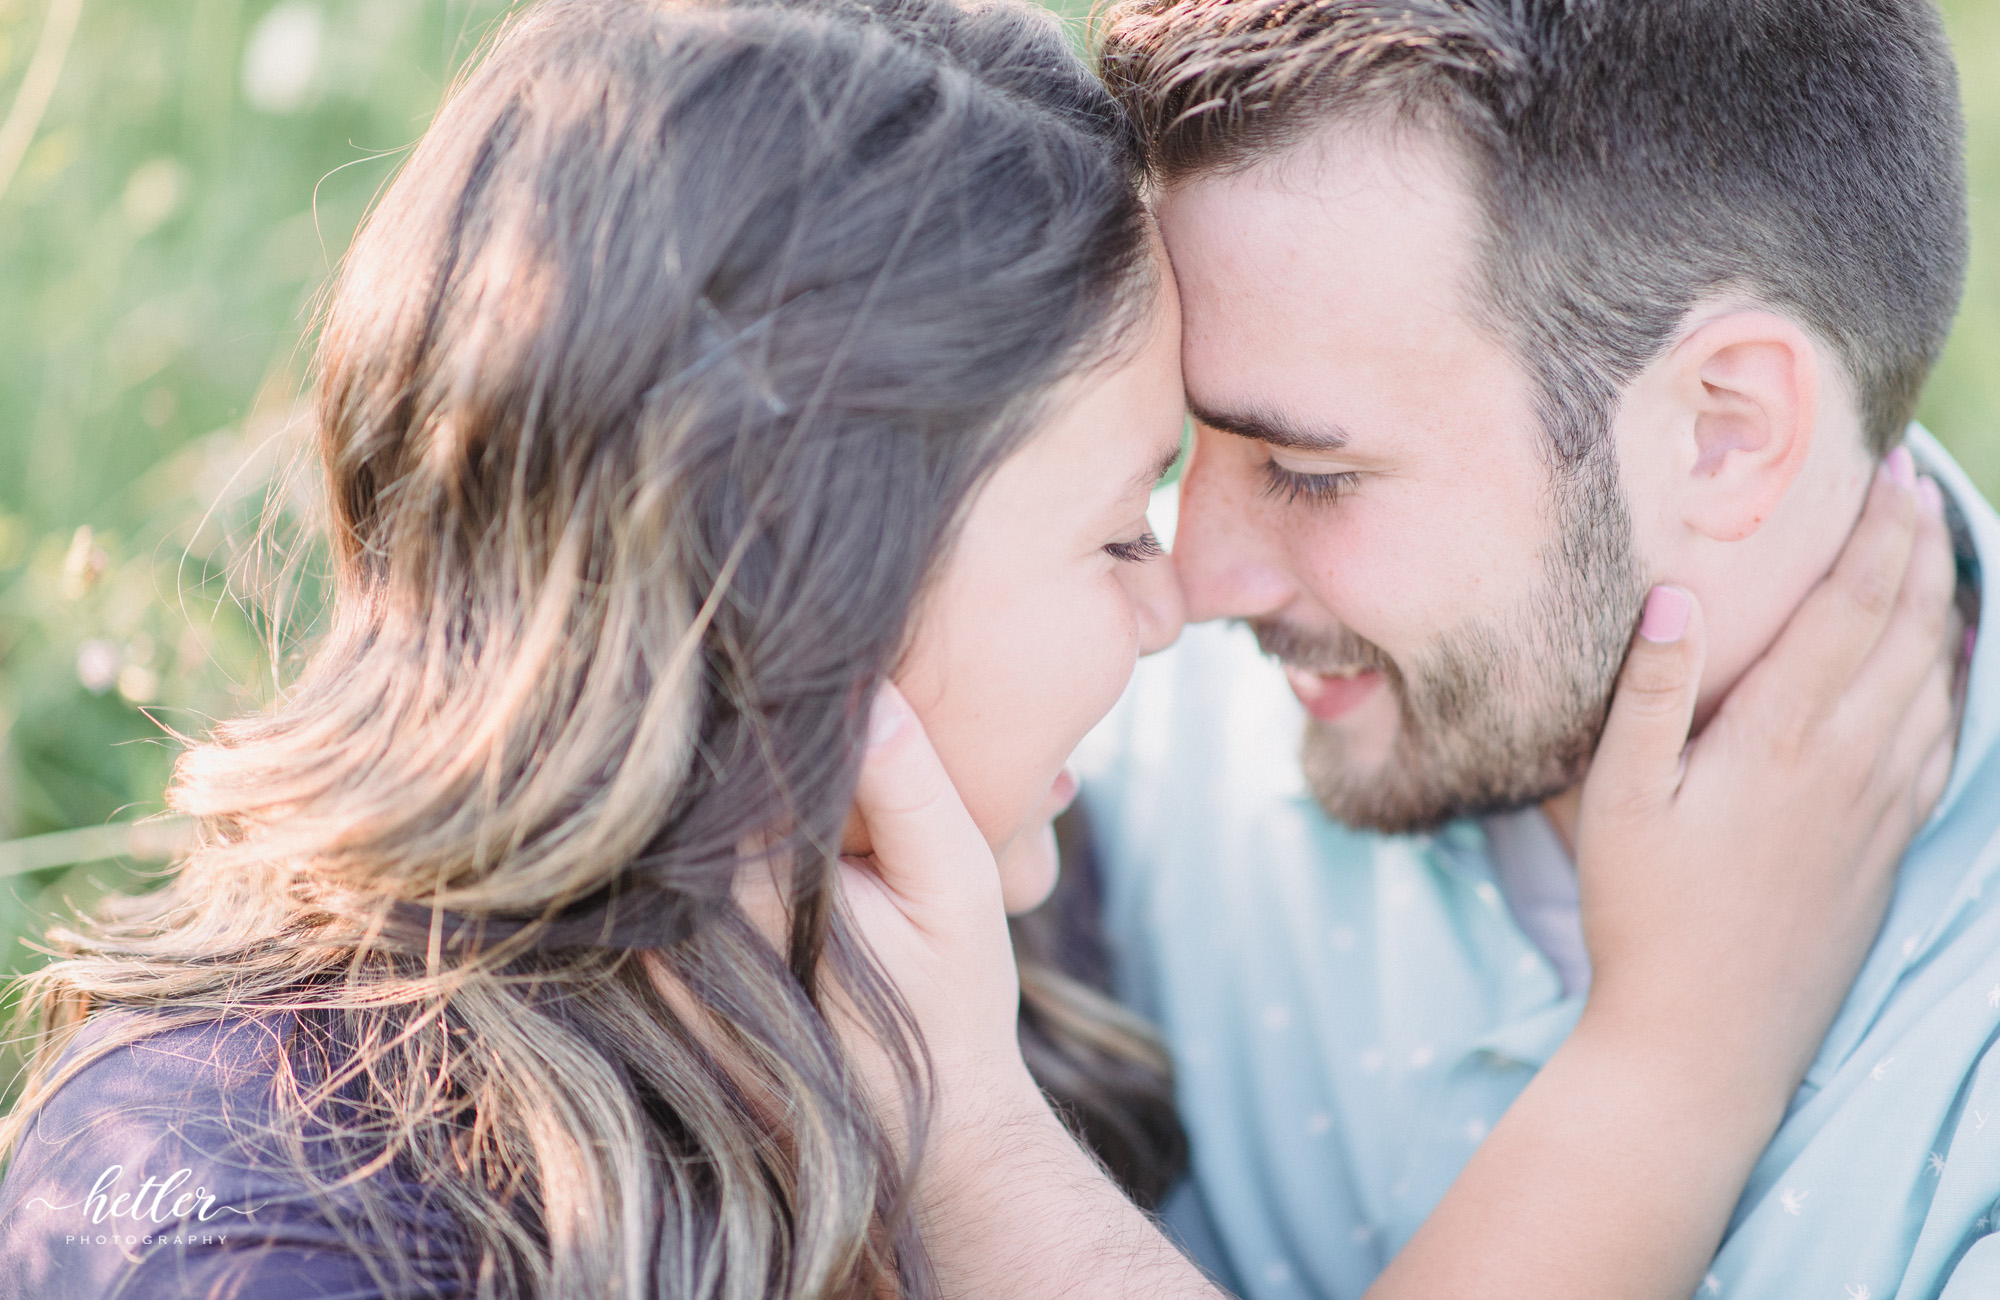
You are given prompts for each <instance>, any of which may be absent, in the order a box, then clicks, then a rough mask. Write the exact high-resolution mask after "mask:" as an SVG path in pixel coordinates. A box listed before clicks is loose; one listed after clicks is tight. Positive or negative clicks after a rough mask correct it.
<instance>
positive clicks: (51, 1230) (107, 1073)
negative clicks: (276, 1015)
mask: <svg viewBox="0 0 2000 1300" xmlns="http://www.w3.org/2000/svg"><path fill="white" fill-rule="evenodd" d="M117 1023H123V1024H129V1023H130V1021H129V1019H128V1018H127V1015H126V1014H124V1013H121V1014H119V1015H117V1016H114V1017H110V1018H107V1020H106V1021H105V1022H104V1023H102V1024H99V1025H93V1026H91V1027H89V1028H87V1029H86V1030H85V1031H84V1036H83V1037H82V1038H80V1039H79V1043H78V1046H79V1047H80V1046H83V1045H85V1044H87V1043H89V1042H90V1041H92V1040H93V1039H94V1038H96V1037H98V1036H100V1035H102V1034H103V1033H105V1032H106V1031H107V1030H108V1029H109V1028H110V1027H111V1026H112V1025H113V1024H117ZM290 1030H291V1024H290V1022H289V1021H287V1020H284V1019H269V1020H250V1019H238V1020H226V1021H221V1022H215V1023H210V1024H204V1025H198V1026H194V1027H191V1028H181V1029H174V1030H170V1031H167V1032H164V1033H160V1034H157V1035H154V1036H152V1037H149V1038H146V1039H144V1040H141V1041H140V1042H137V1043H134V1044H131V1045H129V1046H126V1047H121V1048H117V1049H114V1050H113V1051H111V1052H110V1053H109V1054H107V1055H105V1056H104V1057H102V1058H100V1059H98V1060H96V1061H94V1062H92V1063H91V1064H90V1065H89V1066H88V1067H87V1068H86V1069H84V1070H83V1071H82V1072H81V1073H80V1074H78V1075H77V1076H76V1077H75V1078H73V1079H71V1080H70V1081H69V1082H68V1083H66V1084H64V1085H63V1086H62V1087H61V1088H59V1089H58V1090H57V1091H56V1092H55V1093H54V1094H53V1095H52V1096H51V1097H50V1098H49V1099H48V1101H47V1102H46V1103H45V1104H44V1105H43V1106H42V1108H41V1110H40V1111H39V1112H38V1113H37V1114H36V1116H35V1117H34V1119H33V1121H32V1122H31V1123H30V1125H29V1126H28V1128H27V1130H26V1131H25V1132H24V1133H23V1134H22V1137H21V1141H20V1144H19V1146H18V1147H17V1148H16V1150H15V1153H14V1157H13V1161H12V1163H11V1164H10V1165H9V1167H8V1169H7V1173H6V1177H5V1179H4V1180H0V1300H15V1298H16V1297H19V1298H20V1300H30V1298H32V1300H86V1298H87V1300H98V1297H110V1296H117V1297H130V1298H132V1300H152V1298H153V1297H160V1298H161V1300H165V1298H166V1297H174V1298H175V1300H179V1298H180V1297H184V1296H213V1297H218V1298H222V1297H227V1298H229V1300H295V1298H299V1297H318V1298H320V1300H333V1298H335V1297H338V1298H339V1300H362V1298H363V1297H367V1298H369V1300H376V1298H378V1297H397V1298H398V1300H401V1298H402V1297H412V1298H414V1297H418V1296H424V1297H456V1296H461V1295H469V1294H471V1293H472V1290H473V1287H472V1279H471V1278H470V1277H468V1276H467V1274H468V1273H469V1271H470V1268H471V1263H472V1261H471V1260H470V1259H469V1258H468V1256H469V1255H470V1252H468V1251H465V1250H464V1249H462V1248H461V1245H460V1243H461V1241H462V1235H461V1233H460V1231H459V1229H458V1225H457V1223H456V1222H455V1221H454V1220H453V1219H452V1218H451V1216H449V1215H448V1214H446V1213H445V1212H443V1211H442V1210H441V1209H440V1208H438V1207H437V1206H436V1205H435V1204H433V1203H432V1202H431V1198H429V1197H428V1196H426V1194H425V1191H424V1188H423V1187H422V1186H421V1185H420V1184H418V1183H416V1182H414V1181H411V1180H410V1179H408V1178H406V1177H404V1176H402V1175H401V1174H399V1173H398V1172H397V1171H396V1169H395V1168H394V1167H393V1166H391V1167H390V1168H388V1169H385V1170H383V1171H382V1172H380V1173H378V1174H376V1175H374V1176H373V1179H372V1185H373V1186H374V1187H376V1188H377V1189H379V1190H382V1191H384V1192H386V1193H387V1199H388V1203H389V1205H390V1207H391V1212H390V1215H389V1216H388V1217H389V1219H390V1221H391V1222H390V1223H389V1224H388V1225H387V1226H386V1227H382V1228H377V1229H373V1230H371V1229H369V1228H368V1227H367V1226H366V1223H365V1220H363V1218H362V1217H361V1216H360V1215H359V1213H358V1212H356V1211H355V1206H354V1204H353V1202H352V1200H351V1197H349V1196H344V1195H343V1194H342V1193H341V1192H339V1191H337V1190H336V1191H333V1192H331V1193H323V1194H315V1191H314V1189H313V1188H311V1187H310V1186H309V1185H308V1183H309V1180H308V1179H307V1178H306V1177H305V1176H303V1175H301V1174H300V1173H298V1172H297V1166H296V1165H295V1164H294V1163H293V1162H292V1161H290V1160H287V1159H285V1158H284V1157H283V1155H282V1151H283V1148H282V1147H281V1146H280V1144H279V1143H280V1139H279V1138H278V1136H277V1135H276V1133H275V1132H274V1130H273V1126H272V1125H271V1123H270V1122H269V1121H270V1118H271V1115H272V1102H271V1098H272V1085H273V1081H274V1078H275V1077H276V1075H277V1072H278V1066H279V1064H280V1063H281V1061H282V1060H283V1055H284V1052H285V1040H286V1037H287V1035H288V1033H289V1032H290ZM304 1149H305V1150H306V1151H307V1152H308V1160H309V1162H310V1163H311V1164H312V1167H313V1169H314V1172H315V1174H316V1175H317V1176H318V1177H319V1178H321V1179H326V1178H331V1177H333V1176H336V1175H337V1174H338V1172H339V1170H340V1169H341V1168H342V1167H345V1166H344V1165H343V1164H342V1162H340V1161H338V1160H336V1159H335V1158H334V1157H333V1155H332V1153H331V1143H330V1142H328V1141H327V1140H326V1139H325V1138H324V1137H323V1136H322V1137H319V1138H317V1139H316V1138H315V1137H314V1135H313V1134H312V1133H311V1132H308V1133H307V1134H306V1135H305V1147H304ZM385 1235H386V1236H388V1237H391V1238H393V1242H392V1245H393V1249H394V1251H395V1252H396V1253H398V1254H401V1255H402V1256H403V1258H405V1259H407V1260H410V1261H411V1262H412V1263H413V1264H414V1265H415V1271H416V1274H417V1276H416V1277H415V1279H414V1280H412V1279H411V1278H409V1277H408V1276H402V1277H400V1278H399V1276H398V1274H397V1273H396V1272H394V1271H391V1270H390V1269H389V1268H387V1267H386V1266H384V1265H382V1264H381V1263H380V1262H379V1261H381V1260H383V1259H386V1258H387V1257H388V1252H385V1251H382V1250H380V1249H376V1248H375V1247H376V1246H377V1245H378V1244H379V1243H382V1242H383V1240H384V1236H385ZM371 1258H373V1259H376V1260H377V1261H378V1264H377V1268H376V1270H375V1271H374V1272H371V1270H370V1268H369V1260H370V1259H371ZM376 1272H379V1273H381V1274H382V1277H380V1278H378V1277H377V1276H375V1273H376Z"/></svg>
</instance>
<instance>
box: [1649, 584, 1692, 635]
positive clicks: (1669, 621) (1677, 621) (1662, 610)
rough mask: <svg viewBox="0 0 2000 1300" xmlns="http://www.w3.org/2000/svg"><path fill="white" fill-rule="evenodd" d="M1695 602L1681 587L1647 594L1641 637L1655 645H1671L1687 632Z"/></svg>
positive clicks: (1655, 589) (1664, 588)
mask: <svg viewBox="0 0 2000 1300" xmlns="http://www.w3.org/2000/svg"><path fill="white" fill-rule="evenodd" d="M1693 607H1694V600H1693V598H1692V597H1690V596H1689V595H1688V594H1687V593H1686V592H1685V591H1682V590H1681V589H1680V588H1679V587H1655V588H1653V589H1652V590H1651V591H1650V592H1648V593H1646V613H1645V616H1644V617H1643V618H1641V619H1640V620H1639V635H1640V636H1642V637H1645V638H1646V639H1647V640H1648V641H1651V642H1652V643H1654V644H1655V645H1671V644H1672V643H1674V642H1675V641H1678V640H1680V639H1681V633H1683V632H1685V631H1687V625H1688V611H1689V610H1690V609H1692V608H1693Z"/></svg>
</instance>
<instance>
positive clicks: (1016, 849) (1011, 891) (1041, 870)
mask: <svg viewBox="0 0 2000 1300" xmlns="http://www.w3.org/2000/svg"><path fill="white" fill-rule="evenodd" d="M998 864H999V867H1000V900H1001V902H1003V903H1004V904H1006V907H1007V915H1009V916H1019V915H1021V914H1022V913H1023V912H1032V911H1034V910H1035V909H1036V908H1037V907H1040V906H1041V905H1042V904H1043V903H1045V902H1047V901H1048V897H1049V895H1050V894H1051V893H1053V892H1054V891H1055V887H1056V876H1057V874H1058V873H1059V872H1060V871H1061V866H1060V864H1059V862H1058V859H1057V856H1056V828H1055V824H1054V823H1053V822H1047V821H1045V822H1042V823H1041V824H1040V825H1039V826H1037V827H1034V828H1031V829H1023V830H1022V831H1021V833H1020V834H1018V835H1016V836H1015V837H1014V838H1013V839H1012V840H1010V841H1008V842H1007V844H1006V845H1005V846H1004V847H1003V848H1002V849H1001V850H1000V852H999V855H998Z"/></svg>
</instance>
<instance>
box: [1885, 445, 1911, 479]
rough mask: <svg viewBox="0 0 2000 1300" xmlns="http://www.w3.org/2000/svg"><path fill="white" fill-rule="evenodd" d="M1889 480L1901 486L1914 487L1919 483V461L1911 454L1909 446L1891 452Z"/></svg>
mask: <svg viewBox="0 0 2000 1300" xmlns="http://www.w3.org/2000/svg"><path fill="white" fill-rule="evenodd" d="M1888 463H1889V480H1890V481H1891V482H1893V483H1894V484H1895V485H1896V486H1897V487H1899V488H1914V487H1915V486H1916V485H1917V461H1916V457H1914V456H1912V455H1910V449H1909V448H1908V447H1898V448H1896V450H1894V451H1892V452H1890V453H1889V462H1888Z"/></svg>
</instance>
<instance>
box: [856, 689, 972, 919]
mask: <svg viewBox="0 0 2000 1300" xmlns="http://www.w3.org/2000/svg"><path fill="white" fill-rule="evenodd" d="M854 807H855V811H856V812H858V813H859V814H860V815H861V820H862V821H863V822H864V823H865V824H866V826H867V829H868V839H869V842H870V845H871V847H872V851H873V854H874V860H875V870H876V874H877V875H879V876H880V877H881V878H882V883H883V884H884V885H886V886H888V888H889V889H890V890H891V891H892V892H894V893H896V894H898V895H901V896H902V897H903V898H905V899H909V900H913V901H920V900H923V899H925V898H927V897H931V896H935V895H937V894H939V893H944V894H946V895H950V894H963V893H964V892H966V891H967V890H968V888H974V889H976V886H977V884H978V883H981V882H986V883H990V884H991V885H992V887H993V888H995V889H997V888H998V887H999V885H998V877H997V874H996V873H995V870H994V866H993V850H992V849H991V848H990V847H989V846H988V845H987V843H986V838H985V837H984V836H983V835H981V834H980V833H979V827H978V826H977V824H975V823H974V822H973V820H972V815H971V814H970V813H968V812H966V810H965V803H964V801H963V800H961V799H960V798H959V796H958V789H957V787H955V786H953V785H952V783H951V777H950V775H949V774H947V773H946V772H945V770H944V764H943V763H942V762H940V761H939V760H938V756H937V751H936V750H934V749H932V748H931V743H930V737H928V736H926V735H925V734H924V727H923V723H922V722H920V721H919V720H918V719H917V715H916V712H915V710H913V709H911V708H910V705H909V701H907V700H905V699H904V698H903V693H902V692H901V691H899V690H897V689H896V687H895V686H894V684H892V683H890V682H884V683H882V685H881V687H880V688H879V689H878V690H877V691H876V692H875V702H874V705H873V706H872V708H871V710H870V712H869V717H868V752H867V754H866V755H865V756H864V757H863V759H862V762H861V779H860V780H859V782H858V783H857V784H856V785H855V789H854Z"/></svg>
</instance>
